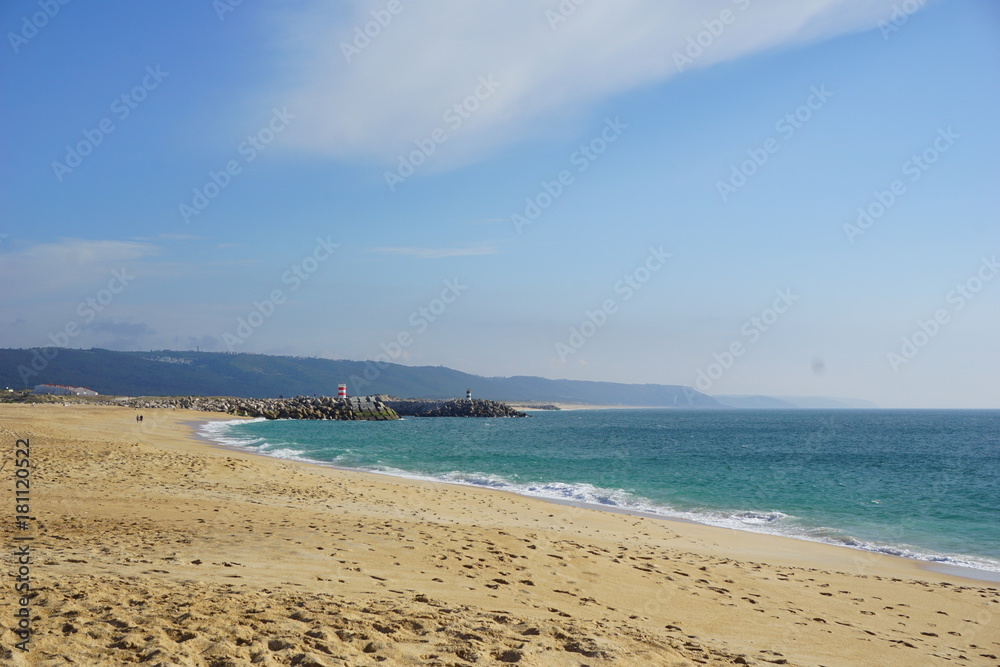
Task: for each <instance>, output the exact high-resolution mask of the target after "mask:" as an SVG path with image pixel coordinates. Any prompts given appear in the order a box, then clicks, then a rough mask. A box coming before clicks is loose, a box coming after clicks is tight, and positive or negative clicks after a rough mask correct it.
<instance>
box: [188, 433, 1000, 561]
mask: <svg viewBox="0 0 1000 667" xmlns="http://www.w3.org/2000/svg"><path fill="white" fill-rule="evenodd" d="M262 421H267V420H266V419H254V420H246V419H235V420H231V421H220V422H209V423H207V424H205V425H203V426H202V427H201V428H200V429H199V434H201V435H202V436H204V437H206V438H209V439H211V440H214V441H215V442H218V443H220V444H223V445H226V446H228V447H234V448H239V449H246V450H248V451H253V452H255V453H258V454H264V455H266V456H272V457H275V458H280V459H289V460H296V461H303V462H306V463H313V464H317V465H325V466H334V467H348V466H345V463H346V461H345V459H349V458H352V457H351V456H348V455H349V454H351V452H350V450H348V451H347V452H344V453H342V454H341V455H339V456H337V457H336V458H335V459H334V460H333V461H320V460H318V459H312V458H309V457H306V456H303V454H304V453H305V452H304V451H302V450H297V449H294V448H292V447H288V446H287V444H288V443H269V442H267V441H266V440H265V439H264V438H260V437H251V436H242V437H240V436H236V435H234V434H233V433H232V429H231V428H230V427H231V426H233V425H236V424H249V423H253V422H262ZM350 468H351V469H354V470H359V471H362V472H372V473H378V474H383V475H390V476H393V477H402V478H406V479H419V480H425V481H433V482H444V483H447V484H459V485H463V486H478V487H484V488H491V489H497V490H500V491H506V492H509V493H515V494H518V495H522V496H530V497H533V498H541V499H545V500H553V501H556V502H561V503H572V504H574V505H582V506H587V507H592V508H594V509H614V510H623V511H626V512H636V513H640V514H643V515H648V516H653V517H661V518H665V519H683V520H686V521H693V522H695V523H701V524H706V525H709V526H716V527H719V528H730V529H733V530H743V531H748V532H754V533H764V534H768V535H779V536H782V537H791V538H795V539H800V540H807V541H810V542H820V543H824V544H832V545H836V546H843V547H849V548H852V549H858V550H861V551H867V552H871V553H877V554H885V555H889V556H898V557H902V558H909V559H913V560H920V561H925V562H929V563H935V564H940V565H950V566H957V567H963V568H971V569H976V570H986V571H990V572H1000V560H994V559H990V558H980V557H975V556H967V555H961V554H946V553H938V552H934V551H930V550H927V549H921V548H917V547H913V546H910V545H893V544H886V543H880V542H876V541H866V540H862V539H858V538H855V537H853V536H850V535H846V534H845V533H844V532H843V531H839V530H837V529H834V528H829V527H824V526H819V527H817V526H808V525H805V524H803V523H802V522H801V521H799V520H798V519H797V518H796V517H794V516H792V515H789V514H786V513H784V512H781V511H778V510H745V509H743V510H740V509H734V510H728V511H727V510H719V509H708V508H698V509H680V508H676V507H672V506H670V505H666V504H663V503H658V502H655V501H653V500H650V499H648V498H644V497H642V496H639V495H636V494H634V493H631V492H629V491H626V490H624V489H608V488H602V487H598V486H594V485H592V484H587V483H567V482H557V481H552V482H527V483H523V482H513V481H510V480H508V479H506V478H504V477H503V476H501V475H496V474H491V473H483V472H464V471H452V472H448V473H443V474H421V473H415V472H412V471H407V470H402V469H399V468H395V467H391V466H384V465H368V466H360V467H359V466H350Z"/></svg>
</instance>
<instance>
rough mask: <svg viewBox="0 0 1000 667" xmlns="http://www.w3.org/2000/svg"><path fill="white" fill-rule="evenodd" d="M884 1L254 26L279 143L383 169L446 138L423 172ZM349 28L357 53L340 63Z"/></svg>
mask: <svg viewBox="0 0 1000 667" xmlns="http://www.w3.org/2000/svg"><path fill="white" fill-rule="evenodd" d="M894 2H898V0H867V1H865V2H861V1H859V0H752V1H751V0H705V1H704V2H697V3H695V2H690V1H688V0H616V1H615V2H597V1H594V2H589V3H584V4H581V5H579V6H578V5H577V3H566V2H564V3H561V4H562V5H564V6H565V5H570V4H572V6H573V7H575V8H576V9H575V11H574V12H573V13H572V15H570V16H568V17H566V20H565V21H561V22H558V23H555V24H553V22H552V14H551V13H549V12H554V13H556V14H558V13H559V7H560V3H559V2H557V1H556V0H548V1H545V2H539V1H538V0H505V1H504V2H496V1H495V0H451V1H450V2H449V1H445V2H433V3H419V2H412V3H411V2H406V3H403V4H402V7H403V9H402V11H400V12H398V13H397V14H395V15H393V16H392V19H391V22H389V23H388V24H387V25H384V27H380V28H378V30H377V31H375V30H372V32H373V33H374V34H375V36H374V37H370V38H368V37H365V36H364V34H363V30H364V27H365V26H366V24H368V23H370V22H372V21H373V17H372V12H379V11H380V10H384V7H385V2H384V1H383V0H354V1H353V2H351V3H349V5H350V9H349V10H348V11H344V10H343V9H338V10H336V11H334V10H332V9H330V5H329V4H328V3H326V2H322V1H321V0H306V1H305V2H300V3H295V5H294V8H281V9H278V10H276V11H277V12H278V14H277V15H274V16H269V17H268V18H269V20H270V21H276V22H278V24H279V25H280V26H282V27H283V30H282V31H281V33H280V34H281V37H280V43H279V44H278V46H279V48H282V49H285V50H287V53H288V64H289V66H290V68H291V70H290V71H291V75H290V76H289V70H287V69H286V70H283V77H284V78H283V79H282V80H281V81H275V82H274V83H273V84H272V88H276V89H277V90H276V91H275V90H272V91H270V93H271V95H272V97H274V98H276V99H281V100H282V101H283V103H286V104H288V107H289V109H290V110H291V111H292V112H293V113H296V114H297V116H296V121H295V126H294V127H293V128H290V130H289V136H288V142H289V144H290V145H294V146H296V147H297V148H298V149H301V150H308V151H318V152H320V153H324V154H328V155H332V156H336V157H362V158H367V159H375V160H377V161H380V162H384V163H394V162H396V161H397V160H398V156H399V155H401V154H405V153H407V152H409V151H412V150H414V147H415V144H414V142H415V141H419V140H422V139H425V138H427V137H429V136H430V134H431V132H433V131H434V130H435V129H436V128H443V129H444V130H446V131H447V136H448V139H447V142H446V143H443V144H441V145H440V147H439V148H438V150H437V151H436V152H435V154H434V155H432V156H431V157H430V158H429V159H428V161H427V162H428V165H431V166H432V168H433V167H434V166H442V164H443V165H445V166H447V165H449V164H456V163H461V162H463V161H465V162H467V161H471V160H474V159H478V158H479V157H481V156H482V155H484V154H486V153H488V152H489V151H490V150H493V149H497V148H500V147H503V146H506V145H509V144H511V143H512V142H517V141H520V140H523V139H525V138H527V137H531V136H545V135H547V134H551V133H553V132H558V131H565V130H560V128H565V127H566V126H567V124H568V125H570V126H572V122H570V123H567V120H569V121H572V119H574V118H577V119H581V120H582V117H583V115H585V114H586V112H587V110H589V109H591V108H594V107H595V106H596V105H597V104H599V103H601V102H603V101H605V100H607V99H608V98H610V97H612V96H614V95H618V94H621V93H624V92H627V91H629V90H633V89H636V88H638V87H641V86H646V85H649V84H652V83H657V82H660V81H663V80H666V79H668V78H670V77H672V76H675V75H677V74H678V73H679V72H680V71H681V69H694V68H700V67H706V66H710V65H714V64H717V63H720V62H725V61H731V60H735V59H738V58H742V57H746V56H748V55H751V54H754V53H759V52H762V51H765V50H768V49H774V48H782V47H788V46H792V45H798V44H802V43H806V42H811V41H817V40H821V39H826V38H830V37H834V36H837V35H840V34H844V33H850V32H856V31H861V30H870V29H874V28H875V27H876V25H877V23H878V21H880V20H882V19H885V18H888V17H889V16H890V15H891V13H892V7H893V3H894ZM351 10H353V11H351ZM723 11H728V12H730V15H731V16H733V17H735V18H734V19H732V20H730V21H728V22H727V24H726V25H725V26H724V29H723V31H722V32H721V34H718V35H717V36H712V35H711V34H709V35H708V39H707V40H706V39H705V38H703V37H701V38H700V37H699V34H700V33H702V32H704V31H706V30H708V29H709V28H707V27H706V26H707V25H708V24H709V23H712V25H716V24H718V20H719V17H720V14H721V13H722V12H723ZM373 25H375V24H373ZM720 25H721V24H720ZM553 26H554V29H553ZM369 27H370V26H369ZM376 27H378V26H377V25H376ZM356 28H360V29H361V31H362V37H361V39H360V43H361V44H364V45H365V46H363V48H362V49H359V50H358V52H357V53H352V54H351V56H350V59H351V61H350V62H347V57H345V54H344V49H345V45H347V48H348V49H350V48H352V47H353V44H352V42H353V41H354V40H355V37H356V35H357V33H356V32H355V29H356ZM716 31H718V26H717V25H716ZM689 39H701V40H702V41H703V42H709V43H708V44H707V46H704V47H703V48H702V49H701V52H700V53H699V55H697V56H696V58H694V59H693V60H692V63H691V64H690V66H689V67H687V68H679V67H678V64H677V61H676V59H675V53H682V54H683V53H684V52H685V49H686V48H687V47H688V45H689V42H688V40H689ZM366 40H367V41H366ZM480 77H492V78H493V79H494V80H495V81H496V82H497V83H498V84H499V88H498V89H497V90H496V92H495V93H493V94H492V95H491V96H490V97H489V99H487V100H485V101H483V102H482V103H481V104H479V105H478V108H477V109H476V110H475V111H474V112H473V113H470V114H468V116H469V117H468V118H467V119H464V120H463V122H462V123H461V126H460V127H458V128H454V129H453V128H451V127H449V125H448V123H447V122H446V120H445V119H444V114H445V113H446V112H447V110H448V109H450V108H452V107H453V105H455V104H456V103H461V102H462V101H463V100H464V99H466V98H467V97H468V96H470V95H472V94H473V92H474V90H475V88H476V86H477V82H478V81H479V80H480ZM288 81H292V82H293V83H292V84H288V83H287V82H288Z"/></svg>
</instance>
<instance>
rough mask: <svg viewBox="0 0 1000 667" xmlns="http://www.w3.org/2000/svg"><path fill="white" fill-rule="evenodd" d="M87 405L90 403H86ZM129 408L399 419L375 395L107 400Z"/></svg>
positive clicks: (274, 416)
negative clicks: (349, 396)
mask: <svg viewBox="0 0 1000 667" xmlns="http://www.w3.org/2000/svg"><path fill="white" fill-rule="evenodd" d="M88 403H90V404H91V405H93V404H94V401H88ZM108 403H109V404H111V405H123V406H126V407H130V408H137V409H150V408H176V409H181V410H201V411H202V412H225V413H228V414H231V415H236V416H237V417H258V418H259V417H263V418H264V419H333V420H339V421H385V420H389V419H399V415H397V414H396V413H395V412H394V411H393V410H392V408H390V407H388V406H387V405H386V404H385V403H383V402H382V401H381V400H380V399H379V398H378V397H375V396H354V397H351V398H346V399H344V398H336V397H333V396H295V397H294V398H231V397H207V396H178V397H162V398H160V397H146V398H129V399H125V400H120V401H108Z"/></svg>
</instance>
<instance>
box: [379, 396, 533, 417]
mask: <svg viewBox="0 0 1000 667" xmlns="http://www.w3.org/2000/svg"><path fill="white" fill-rule="evenodd" d="M384 402H385V404H386V405H387V406H389V407H390V408H391V409H393V410H395V411H396V414H398V415H399V416H400V417H527V416H528V415H527V414H526V413H524V412H521V411H520V410H515V409H514V408H512V407H510V406H509V405H507V404H506V403H500V402H499V401H485V400H482V399H478V398H477V399H471V400H470V399H454V400H450V401H428V400H423V399H419V398H397V397H395V396H391V397H386V398H385V399H384Z"/></svg>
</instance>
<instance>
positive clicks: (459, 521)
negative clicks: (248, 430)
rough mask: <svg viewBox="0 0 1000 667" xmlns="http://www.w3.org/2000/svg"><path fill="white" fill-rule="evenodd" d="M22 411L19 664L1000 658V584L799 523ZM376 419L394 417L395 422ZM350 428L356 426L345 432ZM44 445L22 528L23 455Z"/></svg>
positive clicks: (108, 416)
mask: <svg viewBox="0 0 1000 667" xmlns="http://www.w3.org/2000/svg"><path fill="white" fill-rule="evenodd" d="M144 414H145V421H144V422H143V424H142V425H138V424H136V422H135V412H134V411H133V410H130V409H127V408H117V407H89V406H84V405H74V406H69V407H63V406H60V405H52V406H41V405H39V406H34V407H30V406H12V405H0V428H2V435H0V439H2V442H3V451H4V452H5V454H4V455H3V457H4V458H3V459H2V460H3V461H5V462H6V464H5V467H4V468H3V470H4V472H3V479H4V483H3V496H2V498H0V503H2V505H3V507H4V508H5V509H4V520H3V539H4V544H5V554H6V556H5V560H4V568H5V572H6V573H7V574H8V577H6V580H7V581H8V582H12V581H13V579H12V577H11V576H10V575H13V574H14V573H15V571H16V569H17V566H16V564H15V560H16V559H15V558H13V557H12V556H11V555H10V554H11V550H10V549H9V548H8V547H9V545H11V544H14V542H13V537H15V536H24V535H36V536H37V539H35V540H34V542H32V548H33V551H34V557H35V561H34V563H33V564H32V566H31V567H32V570H31V577H32V580H33V581H32V583H33V586H34V590H35V592H36V593H37V595H36V596H35V597H34V598H33V600H32V617H33V620H32V626H33V631H34V633H35V634H34V635H33V637H32V640H31V642H30V644H29V648H30V650H29V652H28V653H26V654H25V653H23V652H21V651H19V650H17V649H15V648H14V645H15V643H16V642H17V641H18V638H17V637H16V636H15V635H14V633H13V632H12V630H11V627H12V626H13V625H14V624H15V619H14V616H13V614H14V611H15V608H16V606H17V605H16V602H17V597H16V595H15V593H14V591H13V584H12V583H7V584H5V585H4V588H3V590H2V592H0V618H2V619H3V620H2V625H3V630H2V631H0V663H3V664H14V665H66V664H75V665H88V666H89V665H119V664H135V663H138V664H143V665H150V666H153V665H211V666H213V667H222V666H225V665H252V664H259V665H303V666H306V667H309V666H317V665H352V666H353V665H377V664H381V665H409V664H423V665H470V664H476V665H490V664H517V665H591V666H597V665H695V664H708V665H731V664H750V665H769V664H790V665H827V666H834V665H900V666H906V667H910V666H923V665H945V664H954V665H1000V659H998V657H997V656H1000V614H998V612H1000V594H998V592H997V589H996V585H995V584H989V583H985V582H977V581H973V580H968V579H960V578H955V577H949V576H945V575H939V574H935V573H933V572H929V571H925V570H922V569H920V567H919V566H918V564H916V563H914V562H911V561H907V560H903V559H897V558H891V557H887V556H879V555H874V554H867V553H863V552H859V551H854V550H850V549H845V548H838V547H831V546H826V545H821V544H812V543H807V542H800V541H795V540H788V539H783V538H778V537H770V536H762V535H755V534H750V533H742V532H737V531H729V530H724V529H718V528H711V527H705V526H700V525H695V524H688V523H680V522H668V521H662V520H656V519H646V518H638V517H634V516H628V515H620V514H612V513H608V512H599V511H593V510H584V509H577V508H573V507H566V506H561V505H555V504H552V503H546V502H543V501H538V500H534V499H529V498H522V497H518V496H513V495H509V494H505V493H500V492H494V491H490V490H484V489H476V488H465V487H457V486H448V485H443V484H434V483H423V482H415V481H409V480H401V479H395V478H391V477H384V476H377V475H367V474H360V473H353V472H345V471H340V470H335V469H331V468H325V467H321V466H310V465H306V464H299V463H295V462H288V461H279V460H274V459H268V458H264V457H258V456H254V455H250V454H243V453H239V452H234V451H228V450H225V449H221V448H216V447H212V446H210V445H208V444H206V443H204V442H201V441H200V440H198V439H197V438H195V437H194V436H193V435H192V434H193V424H194V423H195V422H200V421H205V420H207V419H210V418H228V417H224V416H221V415H208V414H206V413H195V412H184V411H168V410H161V411H145V413H144ZM370 426H371V428H380V427H381V425H380V424H377V423H373V424H371V425H370ZM331 427H333V425H331ZM17 437H22V438H24V437H28V438H30V443H31V452H32V461H33V464H34V466H35V468H34V469H33V470H32V479H33V485H32V487H31V494H32V496H31V499H32V514H33V515H34V516H35V517H36V520H37V521H36V525H37V529H36V530H34V531H27V532H25V531H17V530H15V529H14V524H13V521H12V518H11V517H10V516H9V514H10V510H11V509H13V505H14V501H13V498H14V495H13V494H14V491H13V475H12V470H13V453H14V445H15V440H16V438H17Z"/></svg>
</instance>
